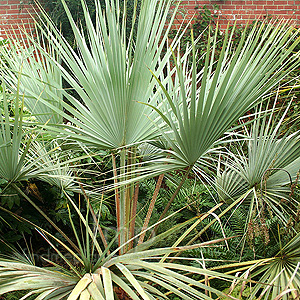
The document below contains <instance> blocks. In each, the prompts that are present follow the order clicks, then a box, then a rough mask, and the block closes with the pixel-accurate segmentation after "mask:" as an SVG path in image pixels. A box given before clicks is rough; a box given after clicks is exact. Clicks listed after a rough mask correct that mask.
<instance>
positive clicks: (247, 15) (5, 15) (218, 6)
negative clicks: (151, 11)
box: [0, 0, 300, 38]
mask: <svg viewBox="0 0 300 300" xmlns="http://www.w3.org/2000/svg"><path fill="white" fill-rule="evenodd" d="M153 1H154V0H153ZM204 5H206V6H207V8H209V9H211V10H212V11H213V12H214V14H216V15H217V16H218V19H219V23H220V24H221V27H222V28H224V27H226V25H227V23H228V22H231V23H233V22H235V21H237V22H238V23H240V24H245V23H246V22H247V21H248V20H250V21H253V20H256V19H257V18H266V17H268V16H277V17H278V18H286V19H292V20H293V21H294V22H295V24H296V25H300V0H264V1H262V0H213V1H210V0H188V1H187V0H186V1H182V3H181V8H180V13H179V14H178V15H177V24H179V23H180V22H181V20H182V19H184V18H191V17H192V16H193V15H194V14H195V13H196V12H197V10H198V9H199V7H203V6H204ZM197 7H198V8H197ZM30 13H34V11H33V9H32V8H31V6H30V5H28V4H24V3H22V0H0V37H4V38H5V36H6V35H5V32H6V31H13V30H14V32H15V35H16V37H21V36H22V34H21V32H20V30H19V29H18V27H19V26H21V27H23V28H25V29H26V30H28V31H32V29H33V28H34V27H33V22H32V18H31V16H30Z"/></svg>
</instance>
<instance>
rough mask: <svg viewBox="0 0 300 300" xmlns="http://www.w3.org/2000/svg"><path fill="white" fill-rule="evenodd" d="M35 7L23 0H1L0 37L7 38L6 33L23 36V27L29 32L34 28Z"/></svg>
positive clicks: (18, 36)
mask: <svg viewBox="0 0 300 300" xmlns="http://www.w3.org/2000/svg"><path fill="white" fill-rule="evenodd" d="M34 13H35V12H34V9H33V8H32V6H31V5H29V4H24V3H22V1H21V0H0V37H1V38H6V33H8V34H9V35H10V36H11V35H13V36H15V37H17V38H21V37H22V30H20V28H23V29H25V30H27V31H28V32H31V31H32V30H33V29H34V23H33V19H32V17H31V15H32V14H34Z"/></svg>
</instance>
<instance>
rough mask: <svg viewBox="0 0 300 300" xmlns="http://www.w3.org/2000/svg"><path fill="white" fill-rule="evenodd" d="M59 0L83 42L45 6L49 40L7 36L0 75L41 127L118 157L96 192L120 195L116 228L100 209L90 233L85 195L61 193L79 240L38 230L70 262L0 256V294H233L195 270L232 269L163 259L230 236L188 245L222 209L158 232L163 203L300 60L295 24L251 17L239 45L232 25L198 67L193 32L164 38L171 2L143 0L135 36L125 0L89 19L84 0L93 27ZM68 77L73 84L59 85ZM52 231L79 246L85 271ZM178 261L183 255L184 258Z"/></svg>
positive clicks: (43, 31)
mask: <svg viewBox="0 0 300 300" xmlns="http://www.w3.org/2000/svg"><path fill="white" fill-rule="evenodd" d="M61 1H62V4H63V6H64V8H65V11H66V13H67V15H68V18H69V21H70V24H71V27H72V30H73V32H74V36H75V40H76V46H77V50H76V51H75V50H73V49H72V47H70V45H69V44H68V43H67V42H66V41H65V39H64V38H63V36H62V35H61V34H60V32H59V30H58V29H57V28H56V27H55V26H54V25H53V24H52V22H51V20H50V19H49V17H47V14H46V13H43V15H42V17H41V23H37V27H38V32H39V35H40V40H42V42H41V43H40V42H39V41H37V40H36V39H35V38H33V37H31V36H28V41H27V43H28V44H29V46H30V47H29V48H24V47H22V45H21V44H20V43H19V42H18V41H12V44H11V47H10V48H9V49H8V50H7V51H6V52H4V54H3V61H2V66H4V64H8V68H7V67H3V68H2V71H3V80H4V81H5V82H6V84H7V86H8V87H9V89H10V90H11V91H16V90H20V91H22V94H23V95H24V103H25V105H26V106H28V108H29V109H30V110H31V111H32V113H34V114H35V115H36V116H37V119H38V121H39V124H38V125H39V128H40V130H41V131H42V133H41V135H43V134H47V136H48V135H49V134H51V135H52V136H54V137H56V138H63V139H68V140H71V141H77V142H78V143H81V144H82V145H84V147H88V148H89V149H90V150H91V151H98V150H105V151H106V153H109V154H110V155H111V160H112V173H113V177H112V178H110V184H107V185H106V186H105V188H104V189H102V190H101V189H98V190H96V191H98V192H99V193H103V192H110V193H111V192H113V194H114V200H115V210H116V223H117V229H116V236H115V238H114V239H112V240H111V241H107V240H106V238H105V236H104V234H103V232H102V229H101V226H99V224H98V223H97V218H94V220H95V224H94V225H95V228H96V229H95V230H94V228H93V227H92V226H91V225H90V224H89V222H88V220H89V214H92V215H93V217H95V214H94V212H93V211H92V210H91V206H90V199H89V197H88V196H87V195H86V194H85V193H84V192H83V194H84V196H85V200H86V205H87V213H86V215H83V213H82V212H81V211H80V209H79V207H78V205H77V204H76V203H75V201H74V199H72V198H71V197H70V195H68V194H67V193H65V195H66V197H67V198H68V200H69V204H70V206H72V207H73V209H74V210H75V211H76V212H77V214H78V217H79V218H80V219H81V221H82V223H83V228H84V229H83V231H84V232H83V234H82V236H80V235H79V234H78V233H77V229H76V228H75V225H74V224H73V221H72V219H71V218H70V223H71V225H72V227H73V229H74V239H75V240H76V242H77V244H76V245H74V243H73V242H72V243H70V244H71V245H69V244H68V241H67V242H63V241H60V240H58V239H57V238H56V237H55V236H52V235H51V234H50V233H48V232H46V231H45V230H43V229H42V228H37V230H38V231H39V232H40V234H41V235H42V236H43V237H44V238H45V239H46V240H47V241H48V242H49V243H50V245H51V246H52V247H53V248H54V249H55V251H56V252H57V254H58V255H59V256H60V257H61V259H63V261H64V262H65V265H67V266H68V267H69V270H64V269H63V268H62V267H59V266H58V265H57V264H55V262H52V264H53V265H54V267H55V268H56V269H57V270H60V273H58V272H57V271H49V270H47V271H46V270H45V269H43V268H38V267H35V266H32V265H30V264H28V263H25V262H14V261H12V260H2V261H1V262H0V265H1V269H0V274H1V277H0V284H1V285H0V294H3V293H6V292H10V291H14V290H19V289H22V290H23V289H27V287H28V289H30V290H31V291H30V292H29V293H28V294H27V296H29V295H31V294H39V296H36V299H65V298H67V297H68V298H67V299H69V300H72V299H78V298H80V299H90V298H93V299H97V300H98V299H107V300H108V299H109V300H110V299H114V297H117V295H118V292H119V291H122V292H123V293H125V294H127V295H128V296H129V297H131V298H132V299H140V298H142V299H169V298H168V297H169V294H170V293H171V294H175V295H177V296H178V297H180V298H182V299H211V298H212V297H213V295H218V296H224V297H226V294H224V293H223V292H221V291H219V290H218V289H216V288H214V287H211V286H210V284H208V283H207V281H206V280H205V282H204V283H203V282H201V281H197V280H195V279H194V278H192V276H189V274H192V275H197V276H198V275H200V276H202V277H203V278H205V279H207V277H208V276H211V277H218V278H224V279H227V280H234V279H236V277H235V276H232V275H226V274H222V273H217V272H213V271H209V270H207V269H203V268H198V267H194V266H190V265H189V264H188V263H184V264H179V263H174V262H173V263H171V262H166V260H168V259H169V258H170V255H171V254H172V253H175V252H182V251H185V250H189V249H194V248H196V247H204V246H208V245H211V244H214V243H217V242H219V243H222V242H223V241H224V239H220V240H216V241H208V242H206V243H201V244H193V245H187V246H186V245H183V246H181V245H182V244H183V242H184V239H185V237H186V236H188V235H189V234H190V232H191V230H192V228H194V227H196V226H197V225H198V224H199V223H200V222H201V221H202V220H203V218H205V217H207V216H208V215H209V213H211V212H213V211H214V209H215V208H214V209H212V210H211V212H208V213H206V214H204V216H202V217H201V218H196V219H192V220H189V221H187V222H184V223H182V224H177V225H176V226H175V227H174V228H170V229H169V230H167V231H166V232H162V233H160V234H158V235H155V233H157V232H158V227H159V226H160V224H161V223H162V222H163V221H166V220H168V219H169V218H170V217H171V216H172V215H169V216H168V215H167V213H168V209H169V207H170V206H171V205H172V202H173V200H174V199H175V197H176V196H177V195H178V192H179V190H180V188H181V187H182V185H183V183H184V181H185V180H186V178H187V177H188V175H189V174H190V172H192V171H194V172H196V173H197V174H198V175H199V174H201V175H203V176H206V175H205V173H204V168H205V167H207V164H208V162H207V161H206V157H207V156H208V155H209V153H210V152H212V150H214V149H215V148H216V147H218V144H219V143H221V142H223V140H224V134H225V133H226V132H227V131H229V130H230V129H231V127H232V126H233V124H234V123H235V122H236V121H237V120H238V118H239V117H241V116H242V115H243V114H244V113H245V112H246V111H248V110H249V109H250V108H252V107H254V106H255V105H256V104H257V103H258V102H260V101H261V100H262V98H263V96H264V95H266V94H267V93H269V92H270V91H271V90H272V89H273V88H274V86H276V85H277V84H278V83H279V82H280V81H281V80H282V79H283V78H284V77H285V76H286V75H287V74H289V72H290V71H291V70H293V69H294V68H296V67H297V66H298V65H299V60H298V55H297V54H294V53H293V50H294V48H295V47H296V45H297V43H298V40H296V41H295V36H296V35H297V32H295V31H294V29H293V28H290V27H289V26H288V25H286V24H284V23H281V22H279V23H272V24H271V23H270V24H267V23H263V24H261V25H258V24H256V25H255V26H254V27H253V29H252V30H251V32H250V34H249V35H248V36H246V32H244V33H243V35H242V38H241V40H240V42H239V44H238V46H237V47H236V49H233V48H232V47H233V46H232V33H230V32H229V31H228V30H227V31H226V33H225V37H224V42H223V47H222V52H221V54H220V59H219V60H218V61H215V59H214V54H215V45H216V43H217V42H218V41H217V40H216V36H215V37H210V38H209V41H208V45H207V53H206V60H205V66H204V68H203V69H202V70H201V71H200V72H198V71H197V62H196V53H195V47H194V43H195V42H194V41H193V42H192V45H191V46H190V47H188V48H187V49H186V52H185V54H184V55H183V56H180V54H179V53H180V51H179V47H180V45H179V44H180V34H178V36H177V37H175V38H174V40H173V41H172V42H171V45H169V44H168V43H169V41H168V33H169V30H170V28H171V24H172V19H173V18H174V15H175V14H174V15H172V16H171V20H170V21H169V22H168V20H169V11H170V6H171V5H172V1H171V0H162V1H151V0H143V1H142V3H141V12H140V15H139V23H138V28H137V33H136V36H135V37H134V36H133V34H134V22H132V30H131V35H130V37H129V38H128V37H127V36H126V10H124V11H122V10H121V9H120V7H121V5H120V3H121V1H119V0H106V1H105V3H106V9H105V10H104V11H102V10H101V6H100V2H99V1H96V22H95V24H94V23H93V21H92V20H91V17H90V14H89V11H88V9H87V6H86V3H85V1H84V0H82V1H81V4H82V8H83V11H84V16H85V17H84V20H83V21H84V22H85V25H86V29H87V31H86V33H83V32H82V31H81V28H80V25H78V24H76V22H75V21H74V19H73V18H72V15H71V13H70V11H69V9H68V6H67V4H66V2H65V0H61ZM136 3H137V2H136ZM175 13H176V10H175ZM192 39H193V38H192ZM28 49H29V50H28ZM189 57H192V60H193V63H192V65H191V66H190V65H189V64H188V59H189ZM18 74H20V75H18ZM62 80H63V81H65V82H66V84H67V86H68V88H66V89H62ZM74 92H75V93H74ZM62 119H65V120H66V121H67V122H68V123H66V122H62ZM147 148H148V151H147V150H146V149H147ZM149 149H151V151H150V152H151V156H149V155H148V154H149ZM147 153H148V154H147ZM178 170H180V171H182V174H183V175H182V178H181V179H180V181H179V182H178V184H177V186H176V187H175V191H174V193H173V195H172V196H171V197H170V199H169V203H168V204H167V206H166V208H165V211H164V212H163V213H162V214H161V216H160V218H159V221H158V222H157V223H156V224H154V225H152V224H151V223H150V225H149V220H150V219H151V215H152V211H153V207H154V205H155V202H156V199H157V194H158V191H159V189H160V188H161V184H162V181H163V177H164V176H167V175H169V174H170V173H171V172H173V171H178ZM154 176H159V180H158V181H157V184H156V188H155V191H154V194H153V197H152V199H151V201H150V204H149V208H148V213H147V216H146V218H145V220H144V222H143V226H142V229H140V228H137V226H136V222H135V221H136V214H137V204H138V201H139V197H138V196H139V184H140V183H141V182H142V181H143V180H145V179H147V178H152V177H154ZM56 177H59V174H57V176H56ZM19 190H20V189H19ZM20 192H22V191H20ZM219 206H220V205H218V207H219ZM188 225H189V227H188V228H187V226H188ZM178 230H184V233H183V234H182V236H181V237H180V238H179V239H178V240H176V241H174V243H173V244H172V246H171V247H165V248H157V247H155V243H157V241H161V240H163V239H164V238H165V237H166V236H168V235H170V234H172V233H173V232H175V231H178ZM145 234H146V235H147V236H148V240H147V241H144V239H145ZM98 238H99V240H98ZM53 240H54V241H55V242H56V243H59V244H60V246H61V247H63V248H64V252H69V253H71V254H72V256H73V257H74V258H75V259H76V260H77V262H79V264H80V265H81V268H80V270H78V269H77V268H76V267H74V266H73V265H72V262H71V261H69V260H68V259H67V258H66V255H65V253H64V252H62V251H61V249H58V248H57V247H56V246H55V245H54V243H53ZM69 242H70V241H69ZM115 242H117V246H116V247H115V248H114V247H113V245H114V243H115ZM149 249H150V250H149ZM181 260H182V261H183V262H185V258H184V257H181ZM23 299H25V297H24V298H23Z"/></svg>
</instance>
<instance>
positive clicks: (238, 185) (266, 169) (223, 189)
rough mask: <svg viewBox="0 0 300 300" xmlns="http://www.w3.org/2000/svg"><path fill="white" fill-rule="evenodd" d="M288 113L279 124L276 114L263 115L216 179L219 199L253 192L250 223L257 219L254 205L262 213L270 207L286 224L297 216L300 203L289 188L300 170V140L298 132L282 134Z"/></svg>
mask: <svg viewBox="0 0 300 300" xmlns="http://www.w3.org/2000/svg"><path fill="white" fill-rule="evenodd" d="M286 112H287V110H286V111H285V113H284V114H283V116H282V117H281V119H280V120H279V121H278V122H275V124H276V125H274V114H275V111H273V112H272V113H271V114H268V113H263V112H260V113H259V115H258V118H257V120H255V122H254V123H253V124H252V126H251V129H250V132H248V131H247V130H246V131H245V134H246V137H245V141H244V142H242V143H240V145H238V146H237V147H234V146H233V148H234V149H233V150H232V152H230V153H229V154H228V160H227V161H226V167H225V170H224V171H220V170H219V174H218V176H217V178H216V187H217V190H218V194H219V197H220V200H223V201H227V202H228V201H229V202H231V201H232V199H236V198H238V197H239V196H241V195H243V194H245V193H247V191H248V192H249V191H250V193H248V197H247V201H246V203H247V205H248V208H247V210H248V213H249V215H248V220H247V222H250V219H251V218H253V217H257V216H256V215H255V216H251V214H254V213H255V206H257V207H260V209H261V210H262V211H261V213H262V214H263V213H264V212H263V211H264V206H265V205H267V206H268V207H269V208H270V209H271V210H272V211H273V213H274V214H275V215H276V216H277V217H278V218H279V220H281V221H282V222H284V223H286V222H287V220H288V218H289V216H290V215H295V213H296V212H295V211H296V208H297V205H298V203H297V202H296V201H295V199H293V198H291V186H290V185H291V184H292V182H291V180H294V179H295V178H296V174H297V172H298V171H299V169H300V160H299V155H300V150H299V149H300V147H299V146H300V140H299V131H296V132H292V133H291V132H290V131H289V130H288V131H286V132H284V133H282V131H281V125H282V123H283V121H284V117H285V115H286ZM245 146H246V147H245ZM245 149H246V151H245ZM259 203H260V204H259ZM261 206H263V207H261ZM256 214H259V211H256Z"/></svg>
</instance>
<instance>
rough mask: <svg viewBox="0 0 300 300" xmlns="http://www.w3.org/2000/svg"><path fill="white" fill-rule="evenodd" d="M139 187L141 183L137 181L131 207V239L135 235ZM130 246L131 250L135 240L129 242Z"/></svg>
mask: <svg viewBox="0 0 300 300" xmlns="http://www.w3.org/2000/svg"><path fill="white" fill-rule="evenodd" d="M139 187H140V185H139V183H137V184H136V186H135V189H134V197H133V203H132V207H131V216H130V224H129V239H132V238H133V236H134V229H135V218H136V210H137V202H138V198H139ZM128 247H129V250H130V249H132V248H133V240H132V241H131V242H130V243H129V245H128Z"/></svg>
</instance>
